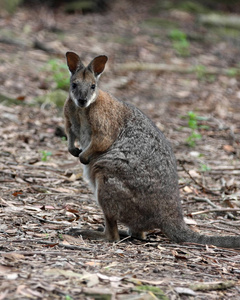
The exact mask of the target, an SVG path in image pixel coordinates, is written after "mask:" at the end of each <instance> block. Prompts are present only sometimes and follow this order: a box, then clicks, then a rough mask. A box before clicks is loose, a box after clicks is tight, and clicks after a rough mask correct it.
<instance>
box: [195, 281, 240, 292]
mask: <svg viewBox="0 0 240 300" xmlns="http://www.w3.org/2000/svg"><path fill="white" fill-rule="evenodd" d="M235 284H236V282H235V281H232V280H228V281H219V282H201V283H196V284H192V285H190V288H191V289H192V290H194V291H212V290H224V289H227V288H230V287H233V286H235Z"/></svg>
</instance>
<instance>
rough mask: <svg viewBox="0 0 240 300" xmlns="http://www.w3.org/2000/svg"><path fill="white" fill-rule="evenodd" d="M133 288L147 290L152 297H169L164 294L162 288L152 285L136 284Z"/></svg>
mask: <svg viewBox="0 0 240 300" xmlns="http://www.w3.org/2000/svg"><path fill="white" fill-rule="evenodd" d="M134 290H136V291H138V292H149V294H150V295H151V296H152V298H153V297H154V298H156V299H161V300H168V299H169V298H168V297H167V296H166V295H165V293H164V292H163V290H162V289H160V288H159V287H156V286H152V285H140V286H136V287H135V288H134Z"/></svg>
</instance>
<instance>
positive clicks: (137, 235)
mask: <svg viewBox="0 0 240 300" xmlns="http://www.w3.org/2000/svg"><path fill="white" fill-rule="evenodd" d="M128 234H129V235H130V236H131V237H133V238H136V239H139V240H146V233H145V232H144V231H134V230H131V229H130V228H129V230H128Z"/></svg>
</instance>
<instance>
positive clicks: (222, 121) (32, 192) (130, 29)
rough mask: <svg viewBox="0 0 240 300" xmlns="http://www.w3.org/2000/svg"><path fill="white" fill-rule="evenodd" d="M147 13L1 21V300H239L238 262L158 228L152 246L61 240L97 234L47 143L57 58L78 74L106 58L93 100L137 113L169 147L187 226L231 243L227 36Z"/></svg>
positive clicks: (69, 165) (235, 200)
mask: <svg viewBox="0 0 240 300" xmlns="http://www.w3.org/2000/svg"><path fill="white" fill-rule="evenodd" d="M156 3H157V1H139V3H138V5H137V6H136V5H134V1H125V0H124V1H115V3H114V4H113V5H112V7H111V8H110V9H109V10H108V11H107V12H105V13H103V14H95V13H93V14H86V15H83V14H80V13H79V14H72V15H71V14H65V13H64V12H63V11H62V10H61V9H58V10H56V11H51V10H48V9H47V8H45V7H41V8H36V7H32V8H27V7H22V8H20V9H19V10H18V11H17V12H16V13H15V14H14V15H13V16H9V15H6V14H4V13H2V14H1V17H0V28H1V37H0V51H1V65H0V70H1V72H0V83H1V84H0V94H1V95H5V96H1V98H2V99H3V101H1V104H0V111H1V115H0V149H1V153H0V219H1V222H0V299H11V300H12V299H18V300H19V299H65V300H70V299H208V300H209V299H240V252H239V250H234V249H223V248H218V247H214V246H210V245H209V246H204V245H196V244H187V245H177V244H173V243H171V241H169V240H168V239H167V238H166V237H165V236H164V235H163V234H162V233H161V232H160V231H159V230H157V229H156V230H155V231H153V232H151V233H149V238H150V239H151V242H143V241H138V240H133V239H124V240H121V241H120V242H118V243H109V242H105V241H90V240H83V239H82V238H81V237H80V238H73V237H71V236H69V235H67V231H68V230H69V229H70V228H71V227H77V226H80V227H84V228H98V227H99V226H102V225H103V223H104V222H103V215H102V212H101V209H100V208H99V207H98V205H97V204H96V203H95V200H94V196H93V194H92V193H91V191H90V189H89V186H88V185H87V183H85V182H84V180H83V178H82V167H81V164H80V163H79V162H78V160H77V159H76V158H73V157H72V156H71V155H70V154H69V153H68V151H67V144H66V141H65V139H64V137H61V134H59V133H61V128H62V127H63V117H62V108H61V107H62V101H63V100H62V99H64V98H65V96H66V94H67V91H64V90H61V91H60V90H59V89H57V88H58V87H63V88H66V86H67V85H68V81H67V80H68V76H69V75H68V72H67V70H66V68H65V58H64V55H65V52H66V51H67V50H73V51H76V52H77V53H79V54H80V56H81V57H82V59H83V61H85V62H86V63H88V62H89V61H90V60H91V59H92V58H93V57H94V56H97V55H100V54H106V55H108V57H109V61H108V64H107V68H106V70H105V73H104V74H103V75H102V78H101V83H100V85H101V88H102V89H104V90H108V91H109V92H111V93H112V94H113V95H114V96H116V97H118V98H120V99H122V100H125V101H128V102H131V103H133V104H134V105H136V106H138V107H139V108H140V109H141V110H142V111H144V112H145V113H146V114H147V115H148V116H149V117H150V118H151V119H152V120H153V121H154V122H155V123H156V124H157V126H158V127H159V128H160V129H161V130H162V131H163V132H164V134H165V135H166V136H167V138H168V139H169V140H170V141H171V143H172V145H173V148H174V152H175V154H176V157H177V160H178V171H179V188H180V194H181V199H182V205H183V209H184V214H185V217H186V222H187V223H188V224H189V226H191V228H192V229H193V230H195V231H199V232H200V231H201V232H203V233H205V234H218V235H224V234H225V235H239V226H240V163H239V158H240V89H239V87H240V84H239V67H240V65H239V63H240V61H239V57H240V38H239V36H240V35H239V33H240V32H239V29H236V28H228V27H226V26H217V27H216V26H212V27H210V26H207V25H205V24H203V23H201V20H200V19H199V16H198V15H196V14H193V13H189V12H186V11H182V10H180V9H171V10H167V9H164V10H163V9H160V8H159V7H158V6H156ZM159 3H160V2H159ZM183 32H185V33H186V36H185V35H182V33H183ZM135 62H142V63H144V64H142V65H141V66H140V65H133V64H132V63H135ZM153 66H155V68H158V70H156V69H155V70H153V69H152V67H153ZM140 67H141V68H144V70H140V69H139V68H140ZM54 93H59V94H57V95H58V96H57V99H58V100H59V101H60V103H58V105H55V104H54V102H56V101H54V100H52V97H54V95H56V94H54ZM49 95H50V96H49ZM6 96H7V97H9V98H11V99H15V104H14V105H13V104H12V105H9V101H10V102H11V100H6V98H7V97H6ZM39 103H40V104H39ZM59 135H60V136H59ZM152 241H154V242H152Z"/></svg>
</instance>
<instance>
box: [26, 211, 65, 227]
mask: <svg viewBox="0 0 240 300" xmlns="http://www.w3.org/2000/svg"><path fill="white" fill-rule="evenodd" d="M28 215H29V216H31V217H33V218H36V219H38V220H39V221H41V222H44V223H50V224H55V225H61V226H67V227H68V226H70V225H69V224H65V223H62V222H58V221H50V220H47V219H43V218H41V217H38V216H35V215H32V214H30V213H28Z"/></svg>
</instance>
